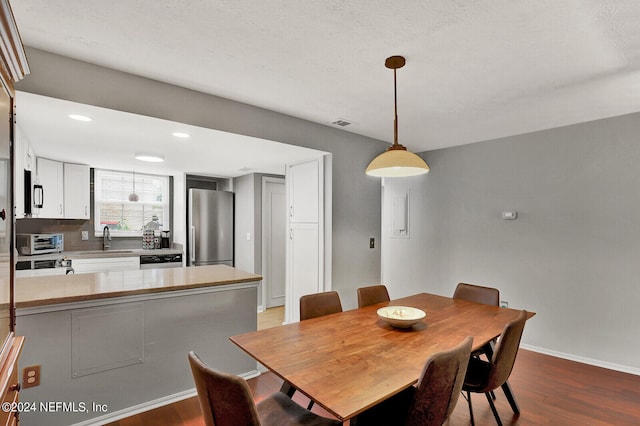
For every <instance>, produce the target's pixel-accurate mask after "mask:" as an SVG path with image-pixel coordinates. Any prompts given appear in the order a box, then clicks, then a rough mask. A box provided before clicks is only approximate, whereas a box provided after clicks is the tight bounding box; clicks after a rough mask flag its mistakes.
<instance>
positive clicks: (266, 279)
mask: <svg viewBox="0 0 640 426" xmlns="http://www.w3.org/2000/svg"><path fill="white" fill-rule="evenodd" d="M268 183H280V184H282V185H285V196H286V179H285V178H278V177H272V176H262V196H261V197H262V198H261V200H262V201H261V203H260V204H261V215H262V218H261V220H262V222H261V223H262V224H261V228H262V230H261V240H262V244H261V246H262V247H261V249H262V268H261V269H262V286H261V287H262V291H261V295H262V300H261V304H260V305H259V306H258V312H263V311H264V310H266V309H267V294H268V292H267V288H268V285H269V277H268V276H267V273H266V272H267V266H266V265H267V239H266V231H265V230H266V228H267V226H266V225H267V223H266V222H267V203H266V202H265V200H266V195H267V184H268ZM285 211H286V205H285ZM286 232H287V230H286V226H285V233H286ZM284 254H285V258H286V248H285V253H284ZM286 267H287V266H286V262H285V270H286ZM286 298H287V296H286V283H285V305H286V303H287V302H286Z"/></svg>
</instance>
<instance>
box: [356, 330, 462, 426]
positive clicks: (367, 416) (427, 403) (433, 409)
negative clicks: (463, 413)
mask: <svg viewBox="0 0 640 426" xmlns="http://www.w3.org/2000/svg"><path fill="white" fill-rule="evenodd" d="M472 341H473V339H472V338H471V336H468V337H467V338H466V339H464V340H463V341H462V342H461V343H460V344H458V345H457V346H456V347H454V348H453V349H450V350H448V351H444V352H439V353H436V354H433V355H432V356H431V357H429V359H427V362H426V363H425V366H424V368H423V370H422V375H421V376H420V379H419V380H418V384H417V385H416V386H415V387H414V386H410V387H409V388H408V389H406V390H404V391H402V392H401V393H399V394H398V395H396V396H394V397H392V398H390V399H388V400H386V401H384V402H382V403H380V404H378V405H376V406H375V407H373V408H371V409H369V410H367V411H365V412H364V413H362V414H359V415H358V416H357V417H356V418H355V419H354V421H353V422H352V424H354V425H356V426H368V425H372V426H373V425H375V426H397V425H405V426H432V425H433V426H441V425H442V423H444V422H445V421H446V420H447V419H448V418H449V416H450V415H451V413H452V412H453V409H454V408H455V406H456V403H457V402H458V396H459V395H460V391H461V389H462V384H463V382H464V377H465V372H466V371H467V364H468V362H469V356H470V354H471V344H472Z"/></svg>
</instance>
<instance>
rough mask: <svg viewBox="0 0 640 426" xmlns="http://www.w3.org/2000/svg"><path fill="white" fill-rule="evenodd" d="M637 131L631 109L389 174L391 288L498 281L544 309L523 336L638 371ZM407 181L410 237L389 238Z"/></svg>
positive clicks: (508, 295)
mask: <svg viewBox="0 0 640 426" xmlns="http://www.w3.org/2000/svg"><path fill="white" fill-rule="evenodd" d="M638 135H640V114H633V115H627V116H622V117H616V118H611V119H606V120H599V121H594V122H590V123H585V124H579V125H574V126H568V127H562V128H557V129H551V130H546V131H541V132H536V133H531V134H526V135H520V136H514V137H510V138H504V139H499V140H494V141H488V142H480V143H476V144H471V145H466V146H460V147H455V148H449V149H441V150H436V151H430V152H427V153H425V154H424V157H425V159H426V160H427V163H428V164H429V165H430V166H431V173H429V174H427V175H424V176H420V177H415V178H406V179H400V180H392V179H387V180H386V181H385V183H384V195H383V205H384V209H385V211H384V212H383V220H382V227H383V231H382V234H383V250H382V278H383V281H384V282H385V283H387V284H388V285H389V287H390V293H391V294H392V296H393V297H397V296H402V295H405V294H409V293H414V292H418V291H427V292H433V293H437V294H442V295H451V294H452V293H453V290H454V288H455V285H456V284H457V283H458V282H461V281H463V282H469V283H476V284H482V285H488V286H494V287H498V288H499V289H500V290H501V298H502V299H503V300H507V301H508V302H509V307H513V308H518V309H522V308H524V309H527V310H530V311H534V312H536V313H537V315H536V316H535V317H533V319H531V320H530V321H528V323H527V326H526V328H525V332H524V336H523V343H524V344H526V345H529V346H532V347H536V348H538V349H541V350H543V351H548V352H550V353H553V354H557V355H561V356H566V357H569V358H574V359H577V360H583V361H586V362H591V363H595V364H599V365H603V366H607V367H611V368H615V369H620V370H623V371H630V372H633V373H636V374H640V358H639V357H638V352H639V351H640V339H638V337H637V334H638V325H639V324H640V323H639V320H638V315H637V309H638V304H639V303H640V285H638V277H640V262H638V253H640V226H639V225H638V218H640V196H639V188H640V172H638V170H639V169H638V164H640V143H638ZM407 189H408V190H409V191H410V194H411V195H410V233H411V234H410V238H409V239H393V238H390V237H389V234H388V229H389V226H390V225H389V215H388V213H389V212H388V210H387V209H388V208H389V204H390V200H391V199H392V196H393V194H394V193H398V192H400V191H404V190H407ZM505 210H517V211H518V219H517V220H515V221H506V220H502V218H501V212H502V211H505Z"/></svg>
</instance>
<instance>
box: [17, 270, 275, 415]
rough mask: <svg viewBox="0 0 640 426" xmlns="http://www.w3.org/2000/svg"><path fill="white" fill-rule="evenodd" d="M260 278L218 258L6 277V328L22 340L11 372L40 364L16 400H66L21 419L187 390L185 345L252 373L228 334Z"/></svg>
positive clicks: (249, 315) (109, 410) (159, 398)
mask: <svg viewBox="0 0 640 426" xmlns="http://www.w3.org/2000/svg"><path fill="white" fill-rule="evenodd" d="M261 279H262V277H260V276H259V275H255V274H251V273H247V272H243V271H240V270H238V269H235V268H232V267H229V266H225V265H211V266H195V267H179V268H164V269H148V270H135V271H110V272H100V273H86V274H75V275H73V274H72V275H57V276H44V277H30V278H18V279H16V306H17V326H16V327H17V330H18V331H19V333H20V334H21V335H24V336H25V337H26V339H27V342H28V345H26V346H25V349H24V352H23V355H22V357H21V359H20V371H22V369H23V368H25V367H28V366H37V365H39V366H41V373H40V384H39V386H36V387H31V388H29V387H27V386H28V384H26V383H25V385H27V386H24V390H23V391H22V392H21V398H22V400H23V401H28V402H32V403H35V404H36V406H40V403H41V402H43V403H48V402H50V401H60V402H63V403H69V404H71V405H69V406H68V407H67V408H69V407H75V408H76V409H71V410H58V411H56V412H43V411H42V410H36V411H34V412H25V413H23V414H21V418H22V419H23V420H24V421H25V422H26V424H48V425H67V424H82V425H85V424H86V425H88V424H103V423H105V422H108V421H113V420H116V419H118V418H122V417H126V416H129V415H131V414H132V413H134V412H136V411H144V410H146V409H149V408H152V407H155V406H159V405H163V404H164V403H167V402H170V401H174V400H178V399H182V398H185V397H189V396H191V395H194V394H195V391H194V384H193V379H192V377H191V373H190V370H189V365H188V362H187V358H186V354H187V353H188V351H189V350H195V351H196V352H198V353H199V354H202V356H203V358H205V359H207V362H209V363H210V364H212V365H213V366H214V367H216V368H220V369H223V370H225V371H230V372H233V373H235V374H241V375H249V374H252V373H256V363H255V361H253V360H252V359H251V358H250V357H248V356H246V355H245V354H244V353H242V352H241V351H240V350H238V349H237V348H236V347H235V346H234V345H233V344H231V343H230V342H229V340H228V337H229V336H231V335H235V334H239V333H244V332H247V331H253V330H255V329H256V322H257V288H258V284H259V282H260V280H261ZM94 404H95V405H94ZM94 407H99V408H98V409H97V410H94V409H93V408H94ZM103 408H104V409H103Z"/></svg>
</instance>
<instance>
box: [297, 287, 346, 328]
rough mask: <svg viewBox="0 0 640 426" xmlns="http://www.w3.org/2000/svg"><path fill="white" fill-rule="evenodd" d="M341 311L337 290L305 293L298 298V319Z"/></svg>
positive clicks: (302, 319)
mask: <svg viewBox="0 0 640 426" xmlns="http://www.w3.org/2000/svg"><path fill="white" fill-rule="evenodd" d="M336 312H342V303H340V295H338V292H337V291H326V292H324V293H315V294H307V295H305V296H302V297H301V298H300V320H301V321H304V320H307V319H311V318H316V317H322V316H325V315H329V314H335V313H336Z"/></svg>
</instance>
